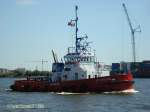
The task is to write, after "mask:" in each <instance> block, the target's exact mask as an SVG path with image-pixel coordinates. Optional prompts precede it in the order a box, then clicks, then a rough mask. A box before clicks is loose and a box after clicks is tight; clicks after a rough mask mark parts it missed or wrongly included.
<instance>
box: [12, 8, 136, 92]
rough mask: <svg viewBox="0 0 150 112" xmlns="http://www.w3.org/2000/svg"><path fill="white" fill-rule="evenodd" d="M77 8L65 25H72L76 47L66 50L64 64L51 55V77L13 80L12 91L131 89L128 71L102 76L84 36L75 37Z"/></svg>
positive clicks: (107, 90) (131, 84) (101, 70)
mask: <svg viewBox="0 0 150 112" xmlns="http://www.w3.org/2000/svg"><path fill="white" fill-rule="evenodd" d="M77 10H78V7H77V6H76V7H75V12H76V18H75V19H74V20H71V22H69V23H68V25H71V26H75V38H76V41H75V47H69V48H68V53H67V54H66V55H65V56H64V62H59V61H57V58H56V55H55V53H54V52H53V51H52V53H53V57H54V63H53V65H52V76H49V77H36V78H35V77H34V78H33V77H32V78H31V77H28V78H27V79H26V80H16V81H15V83H14V84H13V85H11V89H12V90H14V91H31V92H34V91H36V92H40V91H47V92H73V93H85V92H98V93H100V92H112V91H124V90H128V89H133V83H134V81H133V77H132V74H131V73H130V72H128V73H127V72H126V73H117V74H113V75H107V76H106V74H105V75H104V73H103V72H106V70H105V71H104V66H102V65H100V64H99V63H98V62H97V61H96V58H95V53H94V52H93V50H92V49H91V47H89V42H87V38H88V37H87V36H85V37H78V27H77V23H78V16H77Z"/></svg>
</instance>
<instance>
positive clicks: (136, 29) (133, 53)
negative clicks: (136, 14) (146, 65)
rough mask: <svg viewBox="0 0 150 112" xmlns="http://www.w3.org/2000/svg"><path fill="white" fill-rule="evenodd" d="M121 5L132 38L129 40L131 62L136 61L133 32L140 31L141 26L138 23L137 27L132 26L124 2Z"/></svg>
mask: <svg viewBox="0 0 150 112" xmlns="http://www.w3.org/2000/svg"><path fill="white" fill-rule="evenodd" d="M122 6H123V8H124V12H125V14H126V17H127V21H128V24H129V27H130V30H131V36H132V37H131V38H132V39H131V40H132V55H133V62H134V63H135V62H136V51H135V32H141V28H140V25H139V26H138V27H136V28H133V26H132V23H131V20H130V18H129V15H128V11H127V8H126V6H125V4H124V3H123V4H122Z"/></svg>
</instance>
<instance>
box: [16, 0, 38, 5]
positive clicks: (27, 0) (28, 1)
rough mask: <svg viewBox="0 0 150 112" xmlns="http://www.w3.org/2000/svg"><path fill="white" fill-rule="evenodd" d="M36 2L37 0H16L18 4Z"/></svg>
mask: <svg viewBox="0 0 150 112" xmlns="http://www.w3.org/2000/svg"><path fill="white" fill-rule="evenodd" d="M36 3H37V0H16V4H18V5H33V4H36Z"/></svg>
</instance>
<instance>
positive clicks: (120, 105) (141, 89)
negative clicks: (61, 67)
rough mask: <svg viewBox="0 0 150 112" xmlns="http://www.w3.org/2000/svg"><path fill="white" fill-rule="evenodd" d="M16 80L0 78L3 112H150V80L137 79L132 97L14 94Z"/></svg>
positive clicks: (115, 94) (121, 94) (0, 99)
mask: <svg viewBox="0 0 150 112" xmlns="http://www.w3.org/2000/svg"><path fill="white" fill-rule="evenodd" d="M14 80H15V78H0V112H149V111H150V97H149V96H150V89H149V87H150V79H135V85H134V86H135V90H136V91H134V92H132V93H114V92H113V93H101V94H94V93H92V94H91V93H86V94H71V93H50V92H12V91H11V90H10V89H9V86H10V85H11V84H12V83H13V82H14Z"/></svg>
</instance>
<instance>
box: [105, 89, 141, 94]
mask: <svg viewBox="0 0 150 112" xmlns="http://www.w3.org/2000/svg"><path fill="white" fill-rule="evenodd" d="M137 92H139V91H137V90H135V89H127V90H123V91H112V92H104V94H132V93H137Z"/></svg>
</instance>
